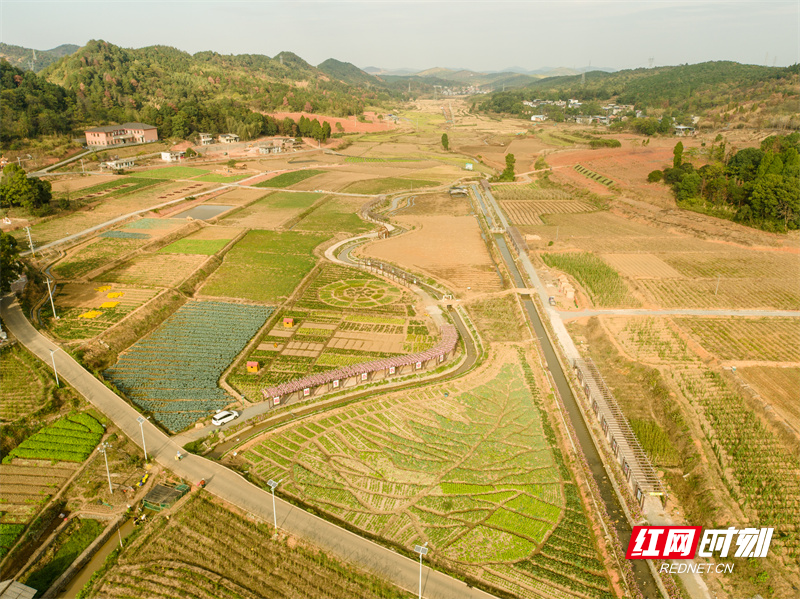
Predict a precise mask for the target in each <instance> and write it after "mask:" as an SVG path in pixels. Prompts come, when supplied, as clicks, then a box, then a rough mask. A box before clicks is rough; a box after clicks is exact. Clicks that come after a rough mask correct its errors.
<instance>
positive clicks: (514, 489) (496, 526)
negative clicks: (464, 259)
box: [244, 357, 607, 597]
mask: <svg viewBox="0 0 800 599" xmlns="http://www.w3.org/2000/svg"><path fill="white" fill-rule="evenodd" d="M497 362H498V364H497V365H495V366H493V367H492V369H491V372H486V373H485V375H484V376H483V377H482V379H481V380H486V381H488V382H486V383H485V384H481V385H473V386H468V385H467V384H464V386H465V388H464V389H462V390H457V389H454V388H453V387H452V386H449V387H444V386H438V387H428V388H425V389H423V390H420V391H417V392H416V393H413V394H411V395H409V394H407V393H406V394H403V395H389V396H379V397H377V398H375V399H373V400H370V401H367V402H363V403H360V404H357V405H354V406H350V407H346V408H342V409H340V410H336V411H334V412H330V413H326V414H320V415H318V416H316V417H313V418H310V419H308V420H305V421H302V422H300V423H298V424H296V425H292V426H288V427H286V428H284V429H282V430H281V431H278V432H277V433H275V434H272V435H269V436H267V437H266V438H263V437H262V438H261V440H259V441H255V442H254V444H251V445H250V446H249V448H248V449H247V451H246V453H245V454H244V457H245V460H246V461H247V462H249V464H250V472H251V474H255V475H256V476H257V477H258V478H259V479H262V480H264V481H265V480H267V479H268V478H274V479H282V480H283V481H284V482H283V483H282V488H283V492H284V493H286V494H288V495H291V496H293V497H295V498H297V499H299V500H300V501H302V502H304V503H306V504H308V505H311V506H313V507H314V508H315V509H319V510H323V511H324V512H327V513H328V514H330V515H332V516H335V517H336V518H339V519H341V520H344V521H346V522H348V523H349V524H350V525H352V526H355V527H356V528H359V529H361V530H363V531H365V532H368V533H370V534H373V535H377V536H380V537H382V538H385V539H387V540H388V541H390V542H391V543H393V544H395V545H399V546H403V547H411V546H412V545H413V544H414V543H423V542H428V543H429V546H430V547H431V550H432V551H433V552H435V554H436V556H437V559H441V560H444V561H446V562H448V563H449V564H451V567H454V568H456V569H458V570H459V571H462V572H469V573H470V574H473V575H476V576H481V575H483V574H484V573H486V574H488V572H489V570H488V569H487V568H491V569H494V571H495V572H501V571H502V572H503V574H502V575H503V576H510V577H512V578H513V579H515V581H516V582H515V583H514V584H512V585H511V586H512V587H514V588H515V589H516V591H517V592H519V591H520V590H521V588H537V586H539V585H540V584H544V583H545V582H546V581H549V582H553V581H554V580H555V579H556V578H555V577H556V576H557V574H556V573H557V572H559V571H562V570H565V571H567V572H570V575H571V577H570V578H569V579H568V582H564V581H562V583H564V586H565V587H567V588H568V589H573V588H574V589H576V590H577V589H580V593H582V594H585V595H586V596H590V597H593V596H596V597H601V596H604V592H605V590H606V589H607V581H606V579H605V577H604V575H603V574H602V572H603V567H602V564H601V563H600V562H599V561H598V560H597V559H596V553H595V551H594V548H593V545H592V540H591V533H590V532H589V530H588V529H587V528H586V527H587V526H588V523H587V522H586V519H585V516H584V515H583V512H582V509H581V505H580V500H579V499H578V497H577V492H576V491H575V488H574V486H573V485H572V484H571V482H569V481H568V480H567V481H565V477H568V474H566V471H565V470H564V469H563V466H562V462H561V456H560V453H559V451H558V449H554V440H553V438H552V437H551V435H552V434H553V433H552V429H550V425H549V424H548V423H546V422H543V421H542V417H541V414H542V412H541V411H540V408H539V402H540V400H539V399H538V390H535V389H534V390H533V392H532V390H531V388H530V387H529V384H528V383H527V382H526V378H525V375H524V372H523V367H522V365H521V364H520V362H518V361H514V360H512V359H509V358H508V357H507V358H506V359H503V357H499V358H498V360H497ZM531 380H532V379H531ZM578 531H580V532H578ZM576 533H578V534H580V535H582V536H583V537H584V538H583V539H582V540H581V541H580V543H579V544H580V547H578V546H577V545H576V546H574V547H572V550H573V551H574V552H575V553H576V554H580V555H578V558H577V559H580V560H584V561H585V563H584V562H580V564H581V565H578V566H575V565H574V563H575V561H574V559H573V557H574V556H573V557H566V556H567V554H568V552H567V551H564V549H566V548H567V547H568V543H569V542H571V541H570V539H572V538H573V537H575V536H576ZM554 556H558V557H554ZM565 559H566V561H567V562H572V563H570V564H569V565H568V564H567V563H564V562H563V560H565ZM521 560H522V561H521ZM512 564H513V566H512ZM499 566H502V567H504V568H512V569H513V572H505V571H503V570H502V568H499ZM564 578H565V579H566V578H567V577H564ZM573 578H574V579H573ZM487 579H489V580H493V579H492V578H491V577H490V576H487ZM494 582H496V581H494ZM518 585H522V586H518ZM553 591H554V592H555V594H550V595H548V596H569V593H568V592H566V593H563V592H562V593H559V592H558V591H559V588H558V587H556V588H553Z"/></svg>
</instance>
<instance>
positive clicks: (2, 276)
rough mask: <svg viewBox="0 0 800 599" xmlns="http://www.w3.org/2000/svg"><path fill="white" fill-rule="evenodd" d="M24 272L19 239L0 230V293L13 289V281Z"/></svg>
mask: <svg viewBox="0 0 800 599" xmlns="http://www.w3.org/2000/svg"><path fill="white" fill-rule="evenodd" d="M21 273H22V263H21V262H19V246H18V244H17V240H16V239H14V238H13V237H12V236H11V235H9V234H8V233H4V232H3V231H0V293H6V292H8V291H11V283H13V282H14V281H16V280H17V278H18V277H19V275H20V274H21Z"/></svg>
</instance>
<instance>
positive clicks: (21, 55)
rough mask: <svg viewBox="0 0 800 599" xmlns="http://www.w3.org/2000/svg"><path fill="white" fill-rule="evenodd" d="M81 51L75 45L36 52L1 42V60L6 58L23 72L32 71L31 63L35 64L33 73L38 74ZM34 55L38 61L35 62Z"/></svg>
mask: <svg viewBox="0 0 800 599" xmlns="http://www.w3.org/2000/svg"><path fill="white" fill-rule="evenodd" d="M79 49H80V46H76V45H75V44H61V45H60V46H57V47H55V48H53V49H51V50H34V49H32V48H23V47H22V46H13V45H11V44H4V43H2V42H0V58H5V59H6V60H7V61H8V62H9V63H11V64H12V65H14V66H15V67H18V68H20V69H23V70H28V69H30V66H31V63H33V71H34V72H37V73H38V72H39V71H41V70H42V69H43V68H45V67H46V66H48V65H50V64H52V63H54V62H56V61H57V60H58V59H60V58H62V57H63V56H68V55H69V54H72V53H73V52H77V51H78V50H79ZM34 53H35V54H36V60H33V56H34Z"/></svg>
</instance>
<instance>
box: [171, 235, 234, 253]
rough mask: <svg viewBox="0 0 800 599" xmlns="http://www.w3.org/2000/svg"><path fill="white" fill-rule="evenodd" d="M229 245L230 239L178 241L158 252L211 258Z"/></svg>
mask: <svg viewBox="0 0 800 599" xmlns="http://www.w3.org/2000/svg"><path fill="white" fill-rule="evenodd" d="M228 243H230V239H179V240H178V241H175V242H173V243H170V244H169V245H168V246H166V247H163V248H161V249H160V250H159V253H162V254H201V255H203V256H212V255H214V254H216V253H217V252H218V251H220V250H221V249H222V248H224V247H225V246H226V245H228Z"/></svg>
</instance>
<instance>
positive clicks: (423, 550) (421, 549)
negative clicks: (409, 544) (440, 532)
mask: <svg viewBox="0 0 800 599" xmlns="http://www.w3.org/2000/svg"><path fill="white" fill-rule="evenodd" d="M414 551H415V552H416V553H419V599H422V556H423V555H427V553H428V543H427V542H426V543H425V544H424V545H414Z"/></svg>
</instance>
